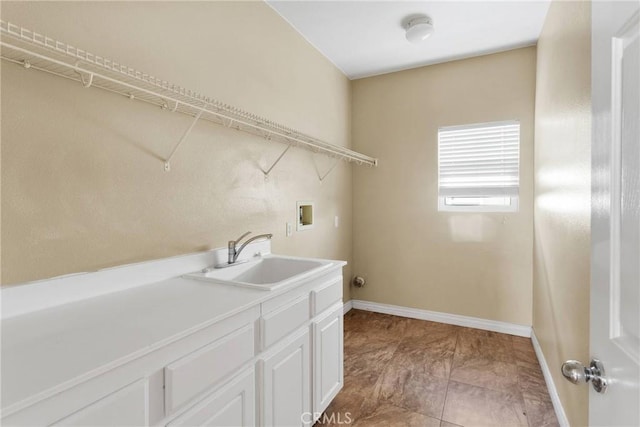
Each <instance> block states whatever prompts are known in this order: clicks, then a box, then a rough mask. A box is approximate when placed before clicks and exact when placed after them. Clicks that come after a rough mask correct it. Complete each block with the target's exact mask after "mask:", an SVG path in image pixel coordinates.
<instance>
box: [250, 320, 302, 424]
mask: <svg viewBox="0 0 640 427" xmlns="http://www.w3.org/2000/svg"><path fill="white" fill-rule="evenodd" d="M309 344H310V342H309V330H308V328H306V329H304V330H303V331H301V332H299V333H297V334H295V335H294V336H293V337H292V338H291V339H287V340H285V342H283V343H282V344H280V345H279V346H277V347H275V348H274V349H273V350H272V351H270V352H268V353H267V354H266V355H265V356H263V357H262V358H261V360H260V362H259V364H260V377H261V382H262V390H263V392H262V396H261V400H262V402H261V423H260V424H261V425H262V426H265V427H292V426H302V425H309V422H310V421H311V419H310V413H311V387H310V364H311V359H310V354H309V347H310V345H309Z"/></svg>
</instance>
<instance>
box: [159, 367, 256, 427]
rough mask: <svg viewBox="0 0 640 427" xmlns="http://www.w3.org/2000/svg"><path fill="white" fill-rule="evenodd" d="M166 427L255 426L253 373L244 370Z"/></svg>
mask: <svg viewBox="0 0 640 427" xmlns="http://www.w3.org/2000/svg"><path fill="white" fill-rule="evenodd" d="M167 425H168V426H206V427H240V426H241V427H249V426H254V425H255V371H254V370H253V369H247V370H245V371H244V372H243V373H241V374H240V375H238V376H237V377H235V378H234V379H232V380H231V381H230V382H229V383H228V384H225V385H224V386H222V388H220V390H218V391H216V392H215V393H214V394H213V395H212V396H210V397H208V398H205V399H204V400H203V401H202V402H201V403H199V404H197V405H196V406H194V407H193V408H192V409H190V410H189V411H187V412H186V413H185V414H183V415H181V416H180V417H179V418H177V419H175V420H174V421H172V422H170V423H169V424H167Z"/></svg>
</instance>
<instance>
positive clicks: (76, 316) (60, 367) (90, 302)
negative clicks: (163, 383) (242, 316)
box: [1, 262, 345, 409]
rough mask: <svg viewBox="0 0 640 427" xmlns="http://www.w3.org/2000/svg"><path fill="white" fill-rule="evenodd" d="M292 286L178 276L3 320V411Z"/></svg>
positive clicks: (325, 271)
mask: <svg viewBox="0 0 640 427" xmlns="http://www.w3.org/2000/svg"><path fill="white" fill-rule="evenodd" d="M344 264H345V263H344V262H340V263H336V265H335V267H332V268H330V269H329V270H324V271H322V272H321V274H320V275H322V274H325V273H327V272H328V271H331V270H334V268H341V267H342V265H344ZM91 274H93V273H91ZM27 286H28V285H27ZM286 291H287V289H282V290H280V291H271V292H270V291H264V290H259V289H250V288H243V287H236V286H231V285H223V284H216V283H208V282H203V281H197V280H191V279H184V278H180V277H176V278H171V279H167V280H162V281H158V282H155V283H152V284H145V285H140V286H136V287H132V288H130V289H125V290H119V291H118V292H114V293H109V294H104V295H99V296H95V297H93V298H88V299H84V300H80V301H74V302H69V303H66V304H63V305H57V306H54V307H50V308H45V309H40V310H37V311H33V312H30V313H26V314H21V315H18V316H15V317H9V318H6V319H3V320H2V366H1V368H2V408H3V409H6V408H9V407H11V406H12V405H15V404H18V403H19V402H21V401H23V400H25V399H28V398H31V397H32V396H34V395H36V394H38V393H41V392H43V391H45V390H49V389H51V388H53V387H56V386H59V385H61V384H63V383H65V382H68V381H70V380H73V379H75V378H77V377H80V376H82V375H86V374H87V373H90V372H92V371H94V370H96V369H99V368H100V367H103V366H105V365H108V364H114V362H117V361H119V360H123V361H124V360H126V359H128V358H130V357H131V356H132V355H136V354H138V353H146V352H150V351H152V350H154V349H155V348H159V347H161V346H163V345H166V344H168V343H169V342H172V341H174V340H177V339H179V338H182V337H183V336H186V335H188V334H190V333H193V332H195V331H196V330H199V329H201V328H203V327H205V326H208V325H211V324H213V323H215V322H217V321H219V320H222V319H224V318H227V317H229V316H232V315H234V314H236V313H239V312H241V311H243V310H246V309H248V308H250V307H252V306H255V305H257V304H260V303H261V302H263V301H265V300H267V299H270V298H273V297H274V296H276V295H279V294H281V293H282V292H286ZM3 304H4V302H3Z"/></svg>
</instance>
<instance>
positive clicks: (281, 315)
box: [262, 294, 309, 350]
mask: <svg viewBox="0 0 640 427" xmlns="http://www.w3.org/2000/svg"><path fill="white" fill-rule="evenodd" d="M307 320H309V295H308V294H306V295H304V296H303V297H301V298H298V299H296V300H294V301H292V302H290V303H289V304H287V305H285V306H283V307H281V308H279V309H278V310H275V311H272V312H271V313H268V314H266V315H264V316H263V317H262V349H263V350H264V349H266V348H267V347H269V346H271V345H272V344H275V343H276V342H277V341H278V340H279V339H281V338H283V337H284V336H285V335H288V334H289V333H291V332H293V331H295V330H296V329H297V328H298V327H300V326H301V325H303V324H304V322H306V321H307Z"/></svg>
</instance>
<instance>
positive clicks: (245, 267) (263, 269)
mask: <svg viewBox="0 0 640 427" xmlns="http://www.w3.org/2000/svg"><path fill="white" fill-rule="evenodd" d="M333 264H334V261H329V260H316V259H300V258H291V257H282V256H274V255H269V256H266V257H261V258H258V259H256V260H255V261H254V260H252V261H249V262H245V263H242V264H238V265H234V266H231V267H225V268H215V269H207V270H205V271H202V272H196V273H189V274H185V275H184V277H187V278H190V279H197V280H206V281H209V282H215V283H223V284H228V285H235V286H243V287H248V288H255V289H263V290H269V291H271V290H274V289H278V288H281V287H283V286H286V285H289V284H291V283H294V282H296V281H298V280H301V279H304V278H305V277H308V276H311V275H313V274H315V273H318V272H320V271H322V270H324V269H326V268H329V267H330V266H332V265H333Z"/></svg>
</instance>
